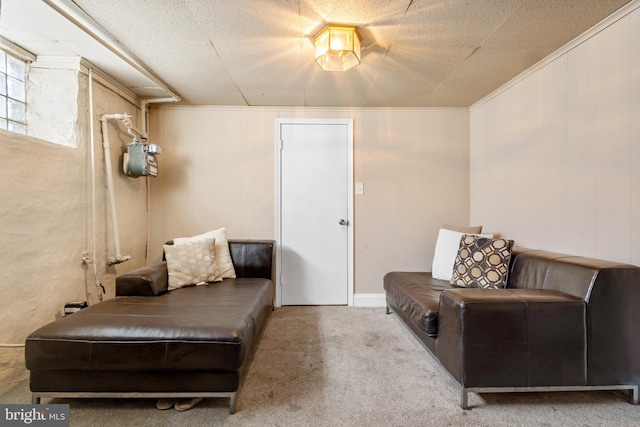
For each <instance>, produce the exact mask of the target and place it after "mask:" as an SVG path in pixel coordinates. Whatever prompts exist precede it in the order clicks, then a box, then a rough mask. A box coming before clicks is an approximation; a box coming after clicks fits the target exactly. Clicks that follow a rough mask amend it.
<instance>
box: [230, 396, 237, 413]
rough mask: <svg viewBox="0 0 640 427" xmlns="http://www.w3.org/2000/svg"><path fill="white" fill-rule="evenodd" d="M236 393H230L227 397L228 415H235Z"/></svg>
mask: <svg viewBox="0 0 640 427" xmlns="http://www.w3.org/2000/svg"><path fill="white" fill-rule="evenodd" d="M237 395H238V393H231V396H229V413H230V414H235V413H236V397H237Z"/></svg>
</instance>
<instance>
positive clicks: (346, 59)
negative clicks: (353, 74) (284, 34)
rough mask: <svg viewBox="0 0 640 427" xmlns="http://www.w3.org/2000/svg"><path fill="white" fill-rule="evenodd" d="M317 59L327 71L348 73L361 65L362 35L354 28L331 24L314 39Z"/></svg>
mask: <svg viewBox="0 0 640 427" xmlns="http://www.w3.org/2000/svg"><path fill="white" fill-rule="evenodd" d="M313 41H314V48H315V55H314V56H315V58H316V62H317V63H318V65H320V66H321V67H322V69H323V70H325V71H347V70H348V69H350V68H352V67H355V66H356V65H358V64H360V43H361V39H360V35H359V34H358V31H357V30H356V27H354V26H347V25H333V24H329V25H327V26H326V27H324V28H323V29H322V31H320V32H319V33H318V34H316V36H315V37H314V40H313Z"/></svg>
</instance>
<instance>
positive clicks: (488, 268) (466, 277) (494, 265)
mask: <svg viewBox="0 0 640 427" xmlns="http://www.w3.org/2000/svg"><path fill="white" fill-rule="evenodd" d="M511 248H513V240H506V239H490V238H486V237H481V236H472V235H466V234H465V235H464V236H462V239H460V249H459V250H458V256H457V257H456V261H455V263H454V266H453V274H452V275H451V281H450V283H451V284H452V285H456V286H461V287H463V288H491V289H501V288H505V287H506V286H507V278H508V276H509V260H510V259H511Z"/></svg>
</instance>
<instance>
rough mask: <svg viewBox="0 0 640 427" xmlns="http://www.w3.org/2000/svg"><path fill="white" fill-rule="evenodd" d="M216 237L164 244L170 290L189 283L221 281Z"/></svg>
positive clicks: (200, 283) (199, 283)
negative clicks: (216, 251) (217, 265)
mask: <svg viewBox="0 0 640 427" xmlns="http://www.w3.org/2000/svg"><path fill="white" fill-rule="evenodd" d="M215 242H216V239H213V238H209V239H201V240H197V241H191V242H185V243H174V244H173V245H164V254H165V258H166V259H167V271H168V273H169V286H168V288H167V289H168V290H169V291H173V290H174V289H178V288H182V287H183V286H189V285H202V284H205V283H206V282H215V281H221V280H222V279H219V278H217V277H218V269H217V267H216V261H215Z"/></svg>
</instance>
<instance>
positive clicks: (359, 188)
mask: <svg viewBox="0 0 640 427" xmlns="http://www.w3.org/2000/svg"><path fill="white" fill-rule="evenodd" d="M356 194H364V183H362V182H356Z"/></svg>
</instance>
